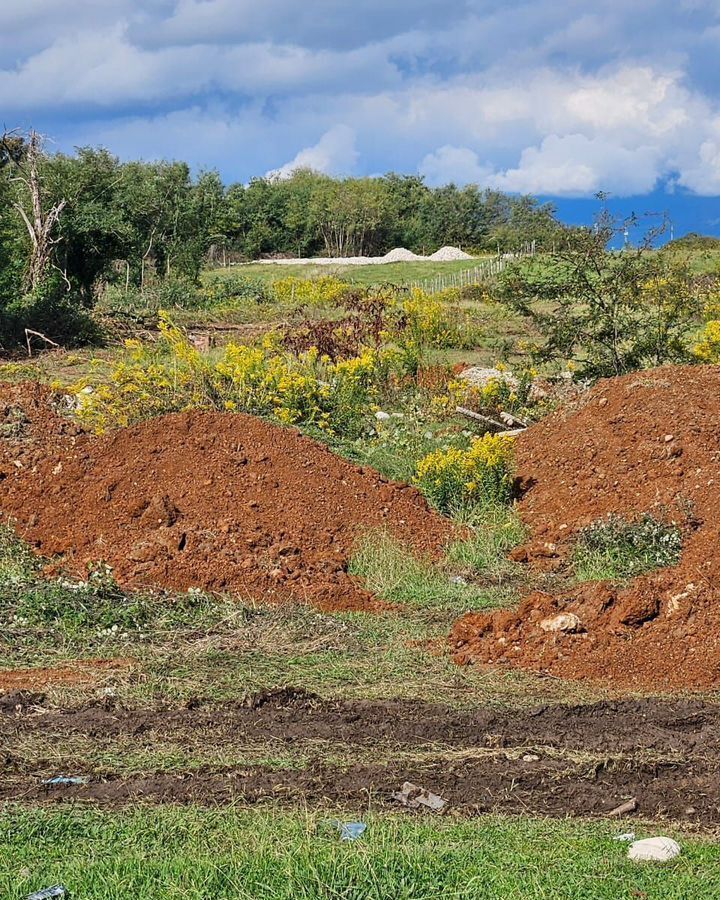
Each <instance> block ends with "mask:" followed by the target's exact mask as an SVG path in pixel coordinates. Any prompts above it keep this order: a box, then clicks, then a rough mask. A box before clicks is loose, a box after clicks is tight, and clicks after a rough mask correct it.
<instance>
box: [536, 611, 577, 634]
mask: <svg viewBox="0 0 720 900" xmlns="http://www.w3.org/2000/svg"><path fill="white" fill-rule="evenodd" d="M540 627H541V628H542V630H543V631H563V632H565V633H567V634H570V633H573V632H576V631H580V630H581V628H582V623H581V621H580V619H578V617H577V616H576V615H575V613H559V614H558V615H557V616H551V617H550V618H549V619H543V620H542V622H541V623H540Z"/></svg>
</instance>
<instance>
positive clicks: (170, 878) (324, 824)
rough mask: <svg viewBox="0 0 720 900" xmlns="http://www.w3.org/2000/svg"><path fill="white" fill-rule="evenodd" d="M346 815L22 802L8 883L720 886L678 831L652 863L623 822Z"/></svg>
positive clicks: (0, 855)
mask: <svg viewBox="0 0 720 900" xmlns="http://www.w3.org/2000/svg"><path fill="white" fill-rule="evenodd" d="M337 820H340V821H343V820H346V817H345V816H344V815H343V813H342V811H338V810H328V811H327V812H325V813H309V812H305V811H302V810H300V811H298V812H294V813H288V812H278V811H275V810H273V809H269V810H265V811H254V812H250V811H246V810H242V809H224V810H201V809H197V808H192V807H191V808H186V809H177V808H172V807H164V808H156V809H151V808H143V807H140V808H137V809H135V810H132V811H127V812H101V811H96V810H82V809H79V808H75V809H64V810H46V809H34V810H25V809H22V808H20V807H17V806H10V807H7V808H6V809H5V811H4V814H3V815H2V818H0V895H1V896H2V897H3V898H4V900H20V898H25V897H26V896H27V895H28V893H30V892H31V891H34V890H38V889H39V888H41V887H45V886H48V885H51V884H58V883H61V884H64V885H66V887H67V888H68V890H69V891H70V893H71V896H72V897H73V898H78V900H80V898H82V900H158V898H160V897H162V898H168V900H180V898H182V900H205V898H212V900H226V898H227V900H231V898H232V900H238V898H245V900H320V898H338V900H340V898H342V900H387V898H393V900H436V898H438V897H443V898H447V900H501V898H502V900H532V898H543V900H563V898H568V900H570V898H572V900H620V898H622V900H625V898H633V897H647V898H663V900H685V898H688V897H703V898H709V900H711V898H717V897H720V847H718V845H716V844H714V843H712V842H710V841H707V840H700V839H698V838H694V837H690V836H678V837H679V841H680V843H681V846H682V849H683V852H682V855H681V856H680V857H679V858H678V860H677V861H676V862H673V863H671V864H668V865H666V866H652V865H644V866H643V865H637V864H634V863H631V862H629V861H628V860H627V858H626V854H627V845H625V844H623V843H617V842H615V841H613V840H612V836H613V834H614V833H616V832H617V831H618V830H619V829H618V826H617V824H607V823H604V824H603V823H587V822H548V821H533V820H529V819H521V818H520V819H514V818H502V817H483V818H479V819H474V820H470V821H455V820H453V819H447V818H444V819H438V818H429V817H422V816H412V817H411V816H398V815H393V816H390V815H368V816H366V817H364V821H365V822H366V824H367V825H368V829H367V831H366V832H365V834H364V835H363V837H362V838H361V839H360V840H358V841H356V842H345V843H344V842H341V841H340V840H339V835H338V828H337V826H336V825H335V824H334V822H335V821H337ZM620 830H621V829H620ZM638 832H639V836H645V834H646V833H647V832H646V830H645V829H640V828H638Z"/></svg>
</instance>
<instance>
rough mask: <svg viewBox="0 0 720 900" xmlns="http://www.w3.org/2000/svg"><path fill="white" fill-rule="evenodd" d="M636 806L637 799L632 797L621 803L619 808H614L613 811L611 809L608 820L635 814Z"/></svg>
mask: <svg viewBox="0 0 720 900" xmlns="http://www.w3.org/2000/svg"><path fill="white" fill-rule="evenodd" d="M637 805H638V804H637V797H632V798H631V799H630V800H627V801H626V802H625V803H621V804H620V805H619V806H616V807H615V809H611V810H610V812H609V813H608V818H609V819H614V818H617V817H618V816H624V815H625V814H626V813H632V812H635V810H636V809H637Z"/></svg>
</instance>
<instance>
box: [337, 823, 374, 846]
mask: <svg viewBox="0 0 720 900" xmlns="http://www.w3.org/2000/svg"><path fill="white" fill-rule="evenodd" d="M338 827H339V828H340V840H341V841H356V840H357V839H358V838H359V837H362V835H363V834H364V833H365V831H366V830H367V825H366V824H365V823H364V822H338Z"/></svg>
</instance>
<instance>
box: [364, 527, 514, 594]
mask: <svg viewBox="0 0 720 900" xmlns="http://www.w3.org/2000/svg"><path fill="white" fill-rule="evenodd" d="M350 572H351V574H353V575H358V576H359V577H361V578H362V579H363V580H364V582H365V585H366V586H367V588H368V590H370V591H372V592H373V594H375V595H377V596H378V597H380V598H381V599H383V600H387V601H388V602H390V603H404V604H408V605H411V606H418V607H425V608H428V607H429V608H435V609H452V610H457V611H466V610H469V609H483V608H485V607H487V606H493V605H495V604H496V602H497V601H496V600H495V599H494V598H493V596H492V594H491V592H489V591H487V590H484V591H483V590H479V589H478V588H477V587H476V586H475V585H471V584H468V583H467V582H466V581H465V579H464V578H462V577H461V576H453V575H452V574H450V573H448V572H446V571H443V569H441V568H440V567H438V566H434V565H433V564H432V563H430V562H428V561H426V560H421V559H418V558H417V557H415V556H413V554H412V553H411V552H410V551H409V550H408V548H407V547H404V546H403V545H402V544H400V543H399V542H398V541H396V540H395V538H393V537H392V536H391V535H390V534H388V533H387V532H385V531H379V532H374V533H372V534H370V535H369V536H368V537H366V538H365V539H364V540H363V541H362V542H361V543H360V544H359V546H358V549H357V551H356V553H355V554H354V556H353V558H352V560H351V561H350Z"/></svg>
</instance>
